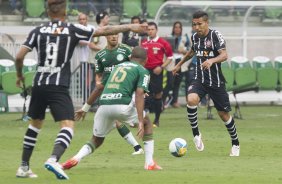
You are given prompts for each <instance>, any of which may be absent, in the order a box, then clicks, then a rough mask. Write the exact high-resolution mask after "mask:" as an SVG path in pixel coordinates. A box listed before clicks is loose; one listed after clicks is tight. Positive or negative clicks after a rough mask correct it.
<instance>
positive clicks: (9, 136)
mask: <svg viewBox="0 0 282 184" xmlns="http://www.w3.org/2000/svg"><path fill="white" fill-rule="evenodd" d="M241 111H242V114H243V117H244V120H236V124H237V130H238V134H239V138H240V143H241V155H240V157H238V158H235V157H229V151H230V148H231V143H230V138H229V135H228V133H227V131H226V128H225V126H224V124H223V123H222V122H221V121H220V119H219V117H218V116H217V114H216V112H215V110H214V109H213V111H212V113H213V115H214V119H213V120H206V119H205V117H206V114H205V113H206V109H203V108H200V109H199V112H198V114H199V127H200V130H201V132H202V135H203V141H204V144H205V150H204V151H203V152H197V151H196V149H195V147H194V144H193V141H192V140H193V139H192V133H191V128H190V125H189V124H188V123H187V120H186V109H185V108H180V109H167V110H165V112H164V113H163V114H162V116H161V124H160V125H161V126H160V127H159V128H155V129H154V139H155V156H154V157H155V160H156V161H157V162H158V163H159V165H161V166H162V167H163V170H162V171H145V170H144V169H143V166H144V156H143V155H138V156H132V155H131V153H132V152H133V149H132V148H131V147H130V146H129V145H128V144H127V143H126V142H125V141H124V140H123V139H122V138H121V137H120V136H119V135H118V133H117V131H116V130H113V131H112V132H111V133H110V134H109V135H108V137H107V138H106V140H105V142H104V144H103V146H102V147H100V148H99V149H98V150H96V152H95V153H94V154H92V155H90V156H88V157H86V158H85V159H84V160H82V161H81V163H80V164H79V165H78V166H76V167H75V168H73V169H72V170H69V171H66V172H67V174H68V176H69V177H70V180H69V181H66V182H67V183H74V184H75V183H83V184H88V183H89V184H90V183H91V184H92V183H99V184H104V183H113V184H118V183H122V184H137V183H142V184H143V183H147V184H151V183H152V184H158V183H160V184H167V183H172V184H178V183H179V184H185V183H229V184H232V183H234V184H238V183H256V184H257V183H271V184H272V183H282V174H281V171H282V164H281V158H282V144H281V140H282V138H281V135H282V113H281V107H279V106H267V107H265V106H251V107H241ZM19 117H21V114H19V113H8V114H0V121H1V123H0V129H1V131H0V140H1V144H0V163H1V167H0V178H1V183H5V184H10V183H11V184H14V183H17V184H21V183H28V184H33V183H34V184H35V183H36V184H38V183H48V184H50V183H57V182H59V181H58V180H57V179H56V178H55V175H53V174H52V173H50V172H48V171H46V170H45V169H44V167H43V164H44V162H45V161H46V159H47V158H48V157H49V155H50V153H51V151H52V145H53V142H54V140H55V136H56V134H57V133H58V131H59V128H58V125H57V124H55V123H54V122H53V120H52V118H51V116H50V114H47V118H46V121H45V124H44V127H43V129H42V131H41V133H40V135H39V140H38V143H37V147H36V148H35V150H34V153H33V156H32V159H31V168H32V170H33V171H34V172H35V173H36V174H38V175H39V178H37V179H20V178H16V177H15V174H16V170H17V168H18V166H19V163H20V158H21V150H22V141H23V140H22V138H23V136H24V133H25V131H26V128H27V123H25V122H21V121H15V120H16V119H18V118H19ZM92 121H93V113H88V115H87V117H86V121H84V122H77V123H76V131H75V136H74V139H73V142H72V144H71V146H70V148H69V149H68V150H67V151H66V153H65V154H64V156H63V158H62V159H61V161H65V160H66V159H68V158H70V157H71V156H73V155H74V154H75V153H76V152H77V151H78V150H79V149H80V148H81V146H82V145H83V144H84V143H85V142H86V141H88V140H89V139H90V137H91V135H92ZM136 130H137V129H132V128H131V131H132V132H133V134H134V135H136ZM176 137H181V138H184V139H185V140H186V141H187V143H188V153H187V154H186V155H185V156H184V157H181V158H176V157H173V156H172V155H171V154H170V152H169V150H168V145H169V142H170V141H171V140H172V139H173V138H176ZM138 141H139V142H140V143H141V145H142V146H143V144H142V142H141V141H140V140H138Z"/></svg>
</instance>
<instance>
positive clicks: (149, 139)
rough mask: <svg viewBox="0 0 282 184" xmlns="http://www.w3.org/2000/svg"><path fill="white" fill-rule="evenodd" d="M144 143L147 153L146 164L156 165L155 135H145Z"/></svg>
mask: <svg viewBox="0 0 282 184" xmlns="http://www.w3.org/2000/svg"><path fill="white" fill-rule="evenodd" d="M143 141H144V152H145V164H146V165H151V164H153V163H154V160H153V155H154V140H153V134H145V135H144V136H143Z"/></svg>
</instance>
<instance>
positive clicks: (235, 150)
mask: <svg viewBox="0 0 282 184" xmlns="http://www.w3.org/2000/svg"><path fill="white" fill-rule="evenodd" d="M239 155H240V146H239V145H238V146H237V145H233V146H232V147H231V151H230V156H231V157H239Z"/></svg>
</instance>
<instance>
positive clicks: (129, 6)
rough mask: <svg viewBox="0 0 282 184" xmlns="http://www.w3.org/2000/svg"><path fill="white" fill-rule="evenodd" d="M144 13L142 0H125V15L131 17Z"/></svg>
mask: <svg viewBox="0 0 282 184" xmlns="http://www.w3.org/2000/svg"><path fill="white" fill-rule="evenodd" d="M142 14H143V11H142V0H134V1H132V0H123V16H125V17H129V18H131V17H133V16H139V15H142Z"/></svg>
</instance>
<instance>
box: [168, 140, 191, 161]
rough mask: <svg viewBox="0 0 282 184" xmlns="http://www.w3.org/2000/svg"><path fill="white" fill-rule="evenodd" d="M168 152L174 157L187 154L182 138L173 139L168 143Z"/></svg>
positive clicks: (185, 144)
mask: <svg viewBox="0 0 282 184" xmlns="http://www.w3.org/2000/svg"><path fill="white" fill-rule="evenodd" d="M169 151H170V153H171V154H172V155H173V156H175V157H182V156H184V155H185V154H186V152H187V143H186V141H185V140H184V139H182V138H175V139H173V140H172V141H170V143H169Z"/></svg>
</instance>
